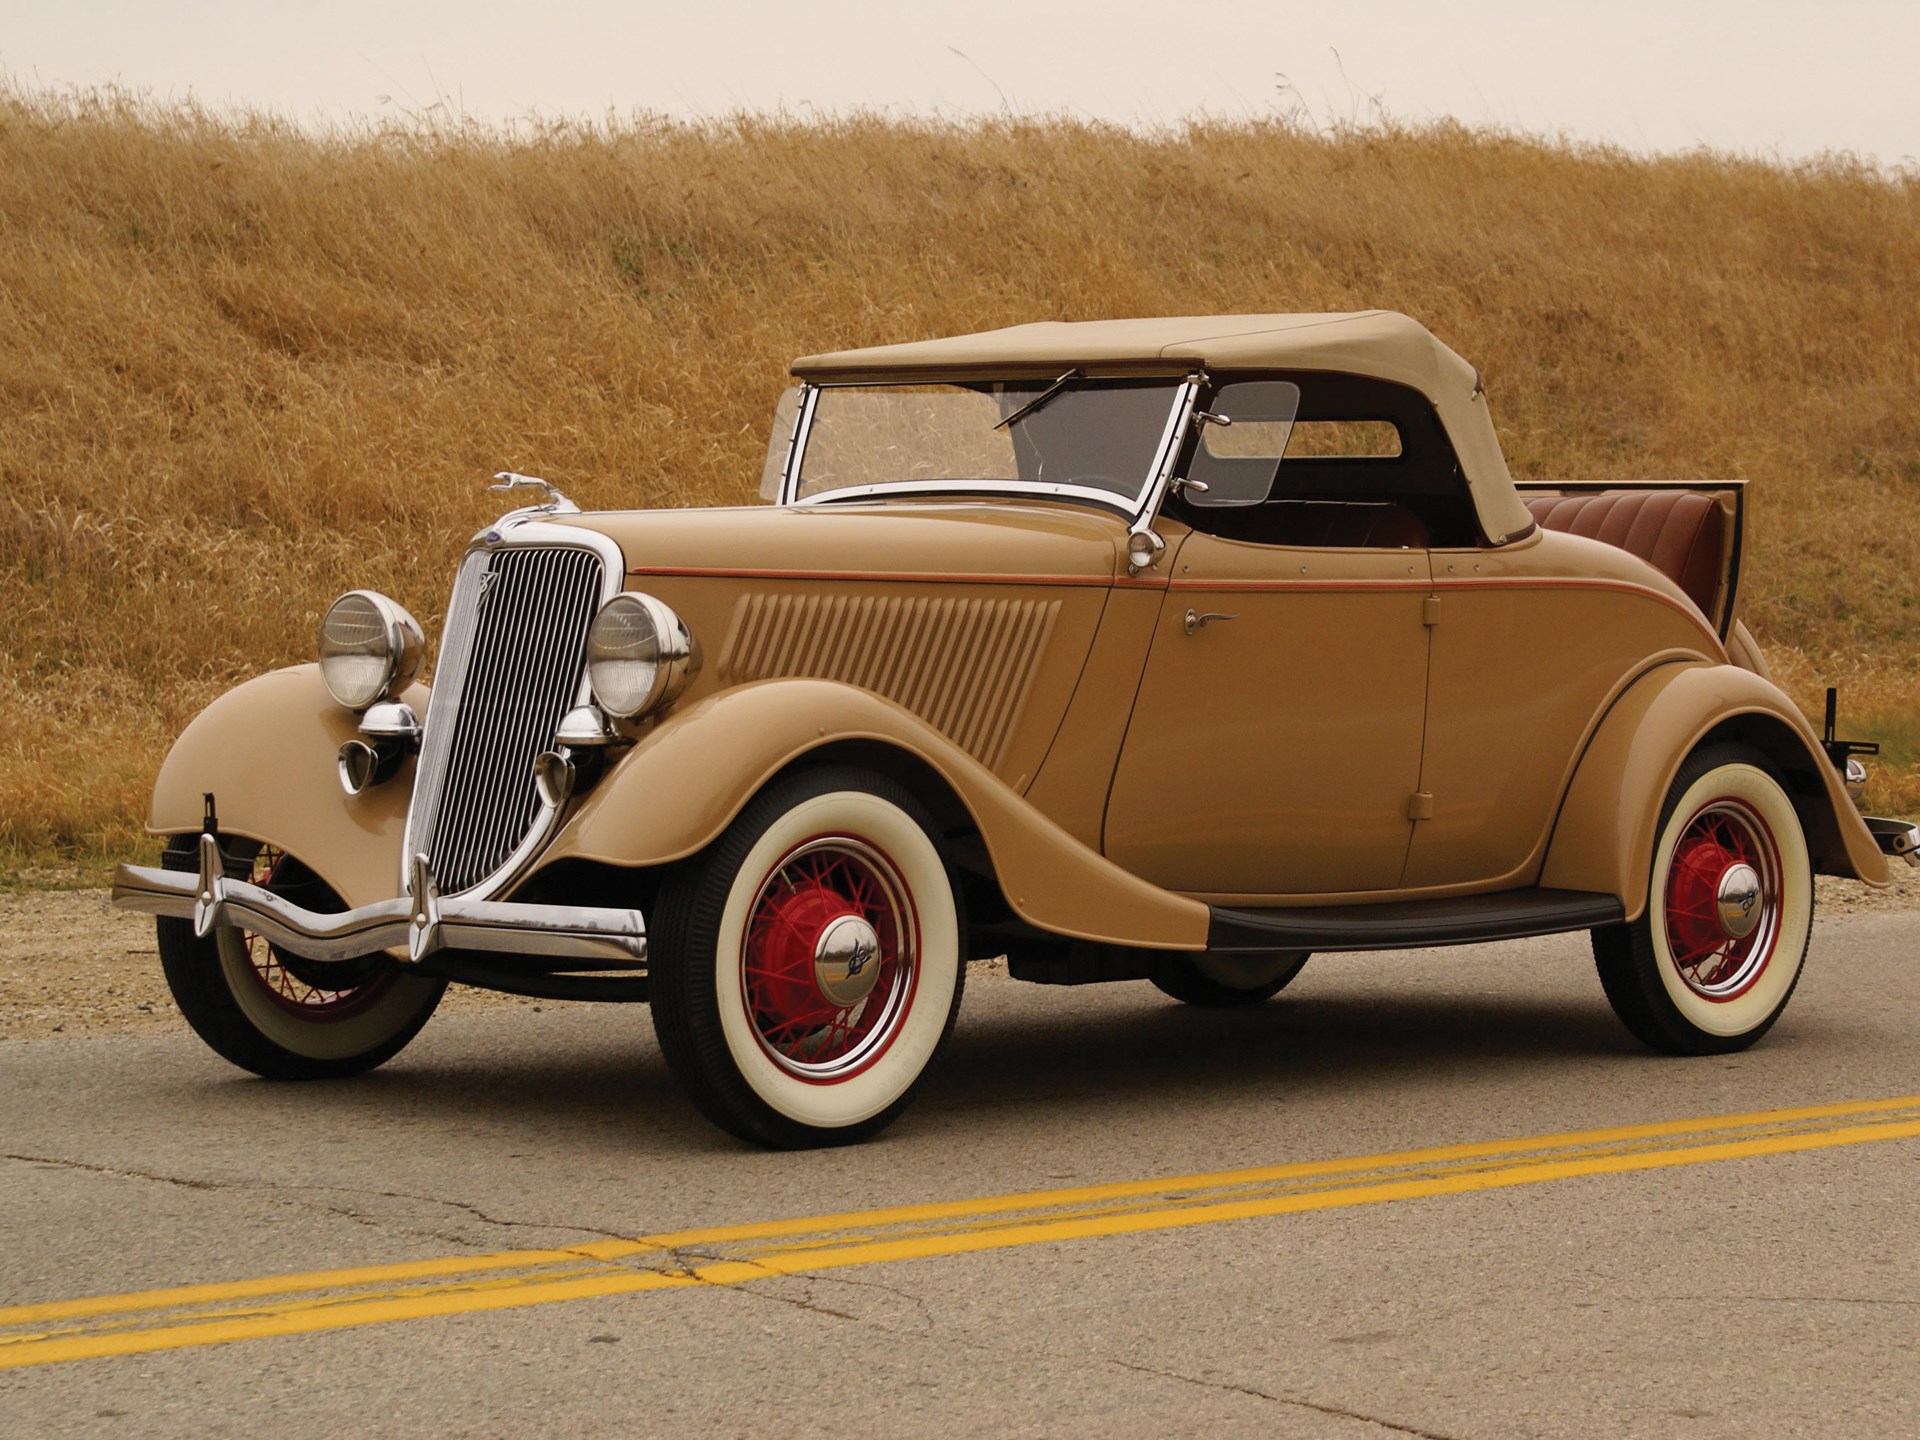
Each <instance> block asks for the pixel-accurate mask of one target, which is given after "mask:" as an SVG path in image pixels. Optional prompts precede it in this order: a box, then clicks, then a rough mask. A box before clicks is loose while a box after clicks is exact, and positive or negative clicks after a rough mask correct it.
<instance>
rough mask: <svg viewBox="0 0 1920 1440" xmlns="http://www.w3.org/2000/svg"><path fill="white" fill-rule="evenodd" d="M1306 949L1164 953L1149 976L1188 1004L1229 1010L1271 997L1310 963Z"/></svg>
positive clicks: (1155, 982) (1156, 983) (1162, 989)
mask: <svg viewBox="0 0 1920 1440" xmlns="http://www.w3.org/2000/svg"><path fill="white" fill-rule="evenodd" d="M1308 953H1309V952H1307V951H1305V950H1287V951H1282V952H1281V953H1279V954H1275V955H1179V954H1167V955H1162V956H1160V957H1159V958H1158V959H1156V960H1155V961H1154V962H1153V973H1152V975H1151V976H1150V977H1149V978H1150V979H1151V980H1152V981H1153V983H1154V986H1155V988H1156V989H1158V990H1159V991H1160V992H1161V993H1162V994H1163V995H1171V996H1172V997H1173V998H1174V999H1176V1000H1179V1001H1182V1002H1184V1003H1186V1004H1188V1005H1201V1006H1205V1007H1207V1008H1209V1009H1216V1010H1217V1009H1226V1008H1231V1007H1234V1006H1240V1005H1258V1004H1260V1003H1261V1002H1262V1001H1265V1000H1271V999H1272V998H1273V997H1274V996H1275V995H1278V994H1279V993H1280V992H1281V991H1282V990H1284V989H1286V988H1287V986H1288V985H1289V984H1291V983H1292V981H1293V977H1294V976H1296V975H1298V974H1299V973H1300V970H1301V967H1303V966H1304V965H1305V964H1306V963H1307V957H1308Z"/></svg>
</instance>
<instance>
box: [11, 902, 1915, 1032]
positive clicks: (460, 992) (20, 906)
mask: <svg viewBox="0 0 1920 1440" xmlns="http://www.w3.org/2000/svg"><path fill="white" fill-rule="evenodd" d="M1893 868H1894V883H1893V888H1892V889H1889V890H1869V889H1868V888H1867V887H1866V886H1864V885H1858V884H1855V883H1853V882H1851V881H1845V880H1830V879H1826V878H1822V879H1820V880H1819V881H1817V882H1816V884H1817V886H1818V896H1817V900H1816V903H1815V910H1816V913H1817V914H1818V915H1820V916H1821V917H1829V916H1834V915H1849V914H1856V913H1862V912H1868V911H1888V910H1920V870H1915V869H1912V868H1910V867H1908V866H1905V865H1896V866H1894V867H1893ZM552 1003H555V1002H552V1001H539V1000H527V999H523V998H521V997H519V996H514V995H496V994H494V993H492V992H490V991H485V990H470V989H467V988H465V987H463V986H458V985H456V986H454V987H452V988H451V989H449V990H448V992H447V999H446V1001H445V1004H446V1005H447V1006H449V1007H451V1008H452V1009H454V1010H464V1009H481V1008H498V1007H510V1006H528V1007H534V1008H537V1007H539V1006H541V1005H543V1004H552ZM182 1023H183V1022H182V1021H181V1020H180V1017H179V1013H178V1012H177V1011H176V1010H175V1009H174V1006H173V1001H172V999H171V997H169V995H168V994H167V985H166V981H165V980H164V979H162V978H161V974H160V956H159V952H158V951H156V950H155V949H154V942H153V922H152V921H151V920H150V919H149V918H148V917H146V916H144V915H129V914H123V913H122V912H120V911H118V910H115V909H114V908H113V907H112V906H111V905H109V904H108V903H107V892H106V891H104V890H14V891H0V1042H4V1041H7V1040H24V1039H29V1038H41V1037H45V1036H48V1035H102V1034H124V1033H128V1032H133V1031H142V1030H156V1029H171V1028H175V1027H178V1026H180V1025H181V1024H182Z"/></svg>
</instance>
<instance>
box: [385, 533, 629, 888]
mask: <svg viewBox="0 0 1920 1440" xmlns="http://www.w3.org/2000/svg"><path fill="white" fill-rule="evenodd" d="M602 581H603V573H602V567H601V562H600V558H599V557H598V556H597V555H595V554H594V553H592V552H591V551H588V550H580V549H574V548H572V547H569V546H559V545H538V546H531V545H530V546H514V547H508V548H504V549H497V550H475V551H473V552H471V553H470V554H468V556H467V558H466V560H465V561H464V562H463V563H462V564H461V566H460V574H459V577H458V578H457V579H456V580H455V581H454V586H453V601H452V603H451V604H450V605H449V606H448V608H447V621H446V626H445V628H444V630H443V633H442V636H441V641H440V655H439V659H438V661H437V662H436V664H435V667H434V675H433V695H432V698H431V699H430V700H429V701H428V703H427V720H426V734H425V735H424V736H423V737H422V741H421V747H420V763H419V767H418V770H417V773H416V776H415V779H414V788H413V805H412V808H411V810H410V811H409V813H408V817H407V853H408V854H409V855H416V854H422V853H424V854H425V855H426V856H427V858H428V859H429V860H431V861H432V862H433V873H434V876H435V878H436V879H437V880H438V882H439V886H440V891H441V893H442V894H446V895H454V894H458V893H460V892H461V891H464V890H470V889H472V888H473V887H474V886H476V885H478V884H480V883H481V882H482V881H483V880H485V879H487V878H488V877H489V876H491V875H493V874H494V873H495V872H496V871H498V870H499V869H500V868H501V867H502V866H504V865H506V864H507V863H508V861H510V860H512V859H513V858H514V855H515V852H516V851H518V850H519V848H520V846H521V845H522V844H523V843H525V842H526V840H527V838H528V837H529V836H530V835H531V834H532V833H533V830H534V826H535V825H536V824H538V823H539V822H540V820H541V818H542V812H543V810H544V808H545V807H544V806H543V805H542V802H541V800H540V792H539V790H538V789H537V788H536V787H535V785H534V780H533V760H534V757H535V756H536V755H538V754H539V753H540V752H541V751H542V750H545V749H547V748H548V747H549V746H551V745H552V743H553V734H554V731H555V729H556V728H557V727H558V726H559V724H560V717H561V716H562V715H564V714H566V712H567V710H568V709H569V708H571V707H572V705H573V704H574V702H575V700H576V699H577V698H578V695H579V691H580V679H581V674H582V671H583V669H584V667H585V664H586V640H587V627H588V625H590V624H591V623H592V621H593V616H594V611H595V609H596V608H597V607H598V604H599V601H600V592H601V585H602Z"/></svg>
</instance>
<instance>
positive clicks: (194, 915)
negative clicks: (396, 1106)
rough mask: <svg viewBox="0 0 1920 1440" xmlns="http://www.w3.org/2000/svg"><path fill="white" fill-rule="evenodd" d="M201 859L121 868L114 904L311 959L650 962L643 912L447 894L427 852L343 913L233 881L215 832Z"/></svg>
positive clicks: (203, 844) (205, 839)
mask: <svg viewBox="0 0 1920 1440" xmlns="http://www.w3.org/2000/svg"><path fill="white" fill-rule="evenodd" d="M198 858H199V862H200V868H199V873H198V874H192V873H189V872H188V871H185V870H158V869H154V868H153V867H151V866H146V865H122V866H121V867H120V868H119V869H118V870H116V871H115V872H114V877H113V903H114V904H115V905H116V906H118V907H119V908H120V909H122V910H138V911H142V912H144V913H146V914H149V915H168V916H172V917H174V918H176V919H181V920H191V921H192V922H193V928H194V933H195V934H197V935H202V936H204V935H207V934H210V933H211V932H212V931H213V929H214V927H216V926H219V925H232V926H236V927H238V928H240V929H243V930H250V931H252V932H253V933H254V934H256V935H260V936H262V937H264V938H265V939H266V940H268V941H270V942H271V943H273V944H275V945H278V946H279V947H280V948H281V949H283V950H286V951H289V952H290V953H292V954H295V955H301V956H304V957H306V958H307V959H309V960H349V959H352V958H354V957H356V956H360V955H371V954H373V953H374V952H375V951H380V950H395V949H399V948H402V947H404V948H405V949H406V952H407V958H408V959H409V960H410V961H411V962H413V963H415V964H418V963H419V962H420V961H422V960H424V959H426V957H427V956H429V955H431V954H433V953H434V952H435V951H436V950H483V951H489V952H492V953H496V954H507V955H538V956H542V957H544V958H548V959H562V960H575V961H578V962H580V968H583V969H584V968H602V967H611V968H618V969H637V968H640V967H642V966H644V965H645V964H646V959H647V924H646V920H645V919H644V918H643V917H642V916H641V914H640V912H639V911H638V910H613V909H601V908H593V907H587V906H577V905H516V904H512V903H510V902H506V901H499V900H462V899H458V898H455V899H446V900H443V899H441V898H440V893H439V889H438V887H437V886H436V885H435V883H434V879H433V870H432V867H431V866H430V865H429V864H428V862H427V857H426V856H424V855H419V856H415V857H414V860H413V863H412V865H411V866H409V867H408V885H407V888H408V890H409V892H410V894H409V895H407V896H404V897H402V898H399V899H395V900H383V901H380V902H379V903H377V904H373V905H365V906H362V907H361V908H360V909H358V910H345V911H341V912H339V913H338V914H323V913H321V912H319V911H315V910H307V909H303V908H302V907H300V906H298V905H293V904H289V903H288V902H287V901H286V900H284V899H282V898H281V897H280V896H278V895H275V894H274V893H273V892H272V891H270V890H265V889H262V888H261V887H260V886H258V885H254V884H250V883H248V882H247V881H245V880H236V879H234V878H232V877H231V876H229V875H228V874H227V873H226V865H225V859H224V857H223V856H222V855H221V853H220V846H219V844H218V842H217V841H215V840H214V838H213V836H211V835H202V836H201V837H200V846H199V856H198Z"/></svg>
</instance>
